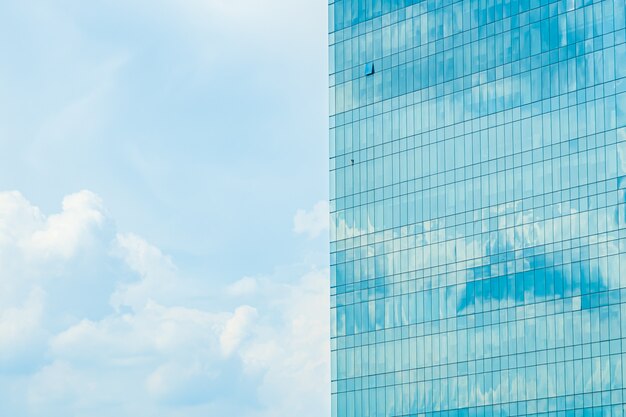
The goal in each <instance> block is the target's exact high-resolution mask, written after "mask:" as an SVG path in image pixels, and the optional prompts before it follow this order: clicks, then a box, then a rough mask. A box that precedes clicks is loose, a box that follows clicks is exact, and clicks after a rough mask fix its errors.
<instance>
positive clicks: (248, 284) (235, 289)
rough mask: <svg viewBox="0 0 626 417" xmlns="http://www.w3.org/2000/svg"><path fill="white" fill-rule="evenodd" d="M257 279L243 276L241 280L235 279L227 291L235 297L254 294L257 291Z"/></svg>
mask: <svg viewBox="0 0 626 417" xmlns="http://www.w3.org/2000/svg"><path fill="white" fill-rule="evenodd" d="M257 288H258V284H257V280H256V279H255V278H252V277H243V278H241V279H240V280H239V281H235V282H234V283H232V284H231V285H229V286H228V288H227V289H226V291H227V292H228V293H229V294H230V295H232V296H235V297H241V296H245V295H252V294H254V293H255V292H256V291H257Z"/></svg>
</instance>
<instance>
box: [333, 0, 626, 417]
mask: <svg viewBox="0 0 626 417" xmlns="http://www.w3.org/2000/svg"><path fill="white" fill-rule="evenodd" d="M328 7H329V33H330V34H329V43H330V47H329V56H330V76H329V82H330V112H331V116H330V207H331V254H330V256H331V358H332V370H331V374H332V413H333V416H334V417H357V416H376V417H378V416H386V417H387V416H389V417H391V416H398V417H399V416H403V417H406V416H420V417H426V416H428V417H431V416H432V417H434V416H442V417H444V416H468V417H469V416H472V417H474V416H476V417H478V416H480V417H483V416H484V417H488V416H546V417H548V416H550V417H552V416H554V417H557V416H558V417H560V416H564V417H565V416H568V417H569V416H585V417H586V416H594V417H595V416H617V417H621V416H624V415H625V414H626V413H625V410H624V404H625V403H626V386H625V385H624V384H625V383H626V43H625V41H626V31H625V27H626V16H625V3H624V0H605V1H580V0H561V1H538V0H515V1H513V0H500V1H495V0H463V1H449V0H448V1H441V0H439V1H437V0H427V1H415V0H338V1H333V0H330V1H329V4H328ZM369 66H372V67H373V68H375V71H374V72H373V73H371V74H367V71H365V70H364V69H365V68H368V67H369ZM622 297H624V299H623V300H622Z"/></svg>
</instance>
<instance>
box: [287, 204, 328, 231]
mask: <svg viewBox="0 0 626 417" xmlns="http://www.w3.org/2000/svg"><path fill="white" fill-rule="evenodd" d="M328 213H329V208H328V201H318V202H317V203H316V204H315V205H314V206H313V208H312V209H311V210H303V209H299V210H298V211H297V212H296V215H295V216H294V218H293V231H294V232H296V233H298V234H307V235H308V236H309V237H310V238H315V237H318V236H319V235H320V234H321V233H322V232H323V231H325V230H328V219H329V217H328V216H329V214H328Z"/></svg>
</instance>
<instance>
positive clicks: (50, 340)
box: [0, 191, 330, 417]
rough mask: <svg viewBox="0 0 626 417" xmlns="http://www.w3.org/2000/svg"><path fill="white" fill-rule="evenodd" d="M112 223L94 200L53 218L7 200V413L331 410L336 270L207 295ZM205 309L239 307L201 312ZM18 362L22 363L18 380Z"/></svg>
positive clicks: (0, 319) (68, 205)
mask: <svg viewBox="0 0 626 417" xmlns="http://www.w3.org/2000/svg"><path fill="white" fill-rule="evenodd" d="M113 225H114V222H113V221H112V220H111V218H110V215H109V214H108V213H107V211H106V210H105V209H104V206H103V203H102V201H101V199H100V198H99V197H98V196H97V195H95V194H93V193H91V192H89V191H82V192H79V193H76V194H72V195H69V196H67V197H66V198H65V199H64V200H63V205H62V210H61V212H60V213H57V214H52V215H46V214H44V213H43V212H42V211H41V210H40V209H39V208H37V207H36V206H34V205H32V204H31V203H30V202H29V201H28V200H27V199H26V198H24V196H22V195H21V194H20V193H17V192H12V193H0V248H1V249H2V250H1V251H0V265H4V266H7V267H8V266H10V268H5V269H2V270H0V289H6V290H11V297H10V298H7V297H6V296H5V294H4V293H3V294H0V301H2V303H0V404H5V405H4V406H0V410H2V411H3V413H5V412H6V413H8V414H7V415H25V416H40V415H41V416H44V415H45V416H57V415H58V416H63V415H76V414H78V415H84V416H105V415H111V414H115V415H119V416H125V415H137V414H138V413H139V414H146V413H147V414H154V415H162V416H170V415H171V416H174V415H181V413H184V415H187V416H195V415H198V416H212V415H216V416H217V415H240V416H249V417H273V416H282V415H288V414H292V415H300V416H319V415H324V414H325V413H327V412H328V410H329V409H330V405H329V404H328V398H329V395H328V394H329V392H328V391H329V386H328V384H327V383H326V382H327V381H329V379H330V377H329V350H330V348H329V341H328V334H329V331H328V330H329V329H328V324H329V323H328V320H327V314H326V311H328V308H329V306H328V302H329V285H328V270H327V269H316V268H312V269H311V268H309V269H308V270H306V269H302V270H300V271H299V272H298V273H297V275H290V276H289V277H284V276H278V277H274V276H259V277H257V278H243V279H241V280H240V281H237V282H235V283H234V284H232V285H230V286H228V287H225V288H212V289H211V291H212V292H213V293H206V294H202V293H200V294H199V293H198V291H202V290H200V289H199V287H195V286H193V285H192V282H191V281H189V280H187V279H185V277H184V276H183V275H184V274H183V273H182V272H181V271H180V270H179V269H178V268H177V267H176V265H175V263H174V261H173V260H172V259H171V258H170V257H169V256H167V255H166V254H164V253H163V252H162V251H161V250H159V249H158V248H157V247H155V246H154V245H151V244H150V243H148V242H147V241H146V240H144V239H143V238H141V237H139V236H136V235H134V234H130V233H122V232H119V231H117V230H115V227H114V226H113ZM103 283H104V284H103ZM221 295H228V297H221ZM198 297H204V298H207V299H220V298H227V299H228V300H229V301H228V302H229V303H230V304H228V303H225V304H224V305H222V306H217V305H216V306H214V307H206V306H205V307H203V308H200V307H197V306H192V304H193V303H192V302H190V300H195V299H196V298H198ZM243 297H245V303H244V302H243V300H241V299H242V298H243ZM85 300H87V301H85ZM227 304H228V305H227ZM94 305H100V307H99V308H95V307H93V306H94ZM102 306H105V307H102ZM11 363H17V364H22V365H23V366H21V367H20V366H19V365H16V366H13V368H12V369H11V373H12V374H11V375H15V376H11V375H10V374H8V373H7V372H8V369H9V368H8V364H11ZM25 364H26V365H27V366H26V365H25ZM17 375H19V378H18V376H17ZM16 387H19V388H16ZM3 393H4V394H3ZM16 393H17V394H16ZM7 408H8V409H7Z"/></svg>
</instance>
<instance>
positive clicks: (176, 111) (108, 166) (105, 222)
mask: <svg viewBox="0 0 626 417" xmlns="http://www.w3.org/2000/svg"><path fill="white" fill-rule="evenodd" d="M326 11H327V3H324V2H320V1H317V0H300V1H297V2H294V1H288V0H266V1H264V2H258V1H254V0H240V1H229V0H160V1H156V2H155V1H151V2H149V1H146V0H124V1H122V0H112V1H108V2H81V1H77V0H68V1H59V2H47V1H37V0H26V1H19V2H11V1H3V0H0V54H1V56H2V58H1V59H0V167H2V168H1V171H0V172H1V173H2V175H0V415H7V416H8V415H10V416H12V417H21V416H46V417H56V416H58V417H70V416H81V417H82V416H85V417H91V416H111V415H116V416H120V417H124V416H131V415H132V416H136V415H142V416H186V417H194V416H203V417H206V416H224V415H236V416H242V417H272V416H285V415H298V416H303V417H307V416H311V417H313V416H315V417H319V416H321V417H323V416H324V415H328V414H329V407H330V405H329V399H330V387H329V383H328V379H329V376H328V375H329V358H328V356H329V345H328V322H329V320H328V317H329V314H328V302H329V300H328V298H329V290H328V267H327V261H328V243H327V241H328V229H327V228H328V225H327V222H328V215H327V212H328V205H327V202H326V201H327V193H328V176H327V170H328V153H327V148H328V146H327V145H328V139H327V138H328V135H327V127H328V124H327V102H328V99H327V57H326V51H327V24H326Z"/></svg>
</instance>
